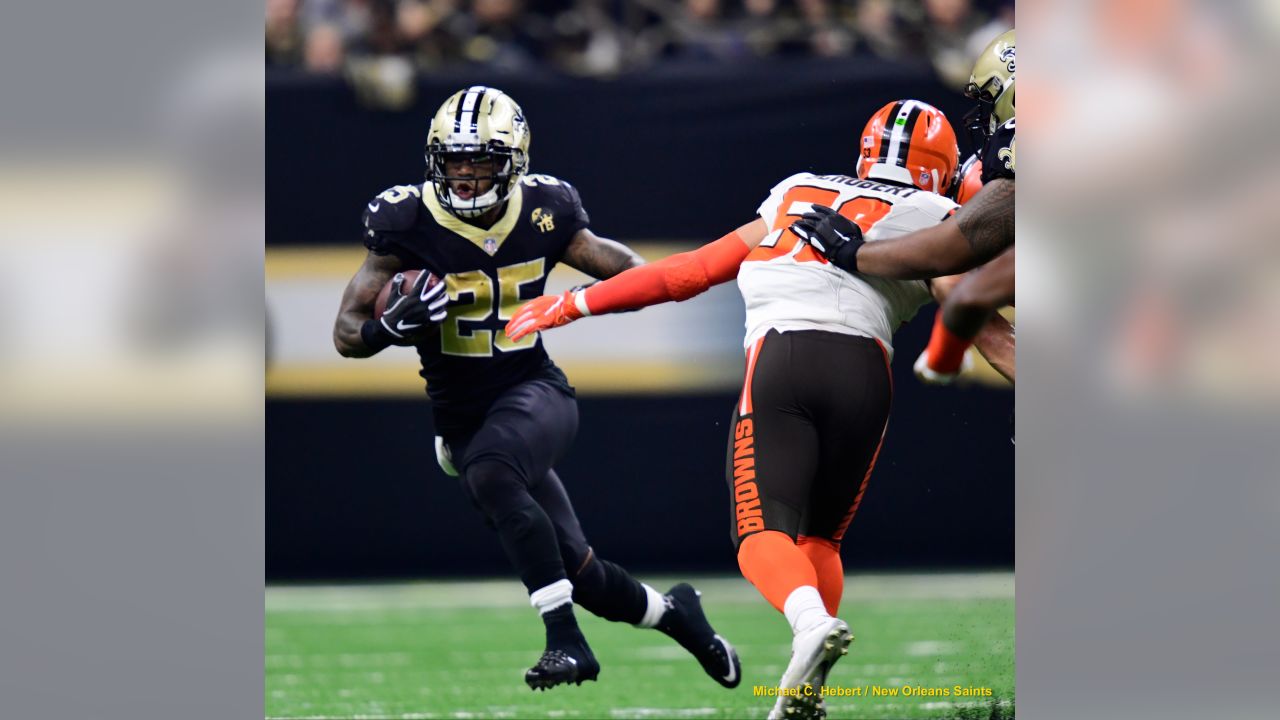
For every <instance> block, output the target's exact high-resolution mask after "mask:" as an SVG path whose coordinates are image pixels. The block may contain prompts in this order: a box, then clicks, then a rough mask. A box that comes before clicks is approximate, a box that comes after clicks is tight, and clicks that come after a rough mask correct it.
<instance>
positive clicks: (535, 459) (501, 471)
mask: <svg viewBox="0 0 1280 720" xmlns="http://www.w3.org/2000/svg"><path fill="white" fill-rule="evenodd" d="M577 432H578V406H577V403H576V401H575V400H574V399H573V398H572V397H570V396H569V395H568V394H566V393H565V392H564V391H563V390H561V389H560V388H557V387H555V386H554V385H552V384H550V383H547V382H543V381H540V380H532V381H528V382H523V383H519V384H517V385H514V386H512V387H511V388H510V389H509V390H507V391H506V392H505V393H503V394H502V395H501V396H499V398H498V399H497V400H496V401H494V403H493V405H492V406H491V407H490V408H489V411H488V412H487V414H486V415H485V418H484V420H483V422H482V423H481V424H480V426H479V427H478V428H477V429H476V430H475V431H474V432H473V433H471V434H470V435H467V436H464V437H461V438H449V437H446V438H445V443H446V444H447V445H448V446H449V450H450V452H451V454H452V455H453V457H454V458H461V462H460V464H459V465H458V471H459V473H460V475H461V479H462V485H463V488H464V489H465V490H466V492H467V494H468V495H469V496H470V497H471V500H472V502H474V503H475V505H476V507H478V508H479V509H480V511H481V512H482V513H484V516H485V518H486V520H487V522H488V524H489V525H490V526H491V527H493V528H494V529H495V530H496V531H497V532H498V537H499V539H500V540H501V542H502V547H503V550H504V551H505V552H506V555H507V558H508V559H509V560H510V561H511V564H512V566H513V567H515V569H516V571H517V572H518V573H519V574H520V580H521V581H522V582H523V583H524V585H525V587H526V588H527V589H528V590H529V592H533V591H534V590H537V589H538V588H541V587H545V586H547V585H550V584H551V583H553V582H555V581H557V580H562V579H565V578H568V579H569V580H570V581H571V582H572V583H573V600H574V602H576V603H578V604H579V605H581V606H582V607H584V608H586V609H587V610H588V611H590V612H592V613H595V614H596V615H599V616H600V617H603V618H605V619H606V620H614V621H621V622H630V623H636V622H639V621H640V619H641V618H642V617H643V616H644V611H645V606H646V604H647V600H646V596H645V591H644V588H643V587H642V586H641V585H640V583H639V582H637V581H636V580H635V579H634V578H632V577H631V575H629V574H628V573H627V572H626V571H625V570H623V569H622V568H621V567H618V566H617V565H614V564H613V563H611V562H609V561H607V560H604V559H603V558H598V557H595V556H594V554H593V553H592V550H591V547H590V545H588V544H587V540H586V536H585V535H584V534H583V532H582V526H581V525H580V524H579V522H578V517H577V515H576V514H575V513H574V511H573V505H572V504H571V503H570V502H569V495H568V493H566V492H565V489H564V485H563V484H562V483H561V482H560V478H559V477H558V476H557V475H556V473H555V471H554V470H553V469H552V466H553V465H554V464H555V463H556V461H557V460H559V459H560V457H561V456H562V455H564V453H565V452H566V451H568V449H569V446H570V445H571V444H572V443H573V438H574V436H575V435H576V434H577Z"/></svg>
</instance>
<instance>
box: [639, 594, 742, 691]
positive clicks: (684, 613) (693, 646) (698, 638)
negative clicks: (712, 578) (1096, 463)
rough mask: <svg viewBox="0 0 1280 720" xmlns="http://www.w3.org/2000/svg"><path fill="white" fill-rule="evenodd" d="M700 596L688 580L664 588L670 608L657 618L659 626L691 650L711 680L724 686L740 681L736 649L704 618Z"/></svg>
mask: <svg viewBox="0 0 1280 720" xmlns="http://www.w3.org/2000/svg"><path fill="white" fill-rule="evenodd" d="M701 596H702V593H700V592H698V591H697V590H694V589H693V586H692V585H690V584H689V583H680V584H679V585H676V586H675V587H673V588H671V589H670V590H669V591H667V594H666V595H665V599H666V601H667V606H668V608H669V609H668V610H667V612H666V613H664V614H663V616H662V620H661V621H659V622H658V629H659V630H661V631H662V632H664V633H666V634H667V635H669V636H671V639H673V640H675V641H676V642H678V643H680V647H683V648H684V649H685V650H688V651H689V652H690V653H692V654H693V656H694V657H695V658H697V659H698V662H699V663H700V664H701V665H702V669H703V670H705V671H706V673H707V674H708V675H710V676H711V678H712V679H713V680H715V681H716V682H718V683H720V684H721V685H723V686H725V687H727V688H735V687H738V683H740V682H742V663H741V662H740V661H739V660H738V651H736V650H734V649H733V646H732V645H730V644H729V641H728V640H725V639H724V638H722V637H720V636H719V635H717V634H716V631H715V628H713V627H711V623H709V622H707V616H706V615H704V614H703V612H702V601H701V600H700V599H699V598H700V597H701Z"/></svg>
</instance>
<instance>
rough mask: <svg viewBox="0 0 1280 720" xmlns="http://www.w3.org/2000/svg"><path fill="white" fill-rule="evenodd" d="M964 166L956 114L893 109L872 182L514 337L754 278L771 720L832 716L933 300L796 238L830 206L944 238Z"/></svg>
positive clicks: (753, 524) (566, 300)
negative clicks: (902, 328) (777, 648)
mask: <svg viewBox="0 0 1280 720" xmlns="http://www.w3.org/2000/svg"><path fill="white" fill-rule="evenodd" d="M957 156H958V151H957V148H956V138H955V132H954V131H953V130H952V128H951V125H950V123H949V122H947V119H946V117H945V116H944V115H943V113H942V112H940V111H939V110H937V109H936V108H934V107H932V106H930V105H927V104H925V103H923V102H919V101H916V100H899V101H896V102H892V103H889V104H887V105H885V106H884V107H883V108H881V110H880V111H879V112H877V113H876V114H875V115H874V116H873V117H872V118H871V120H870V121H869V122H868V123H867V125H866V127H865V128H864V129H863V132H862V138H861V146H860V158H859V160H858V166H857V176H856V177H850V176H846V175H813V174H810V173H800V174H798V175H793V176H791V177H789V178H787V179H786V180H784V181H782V182H781V183H779V184H778V185H777V186H776V187H774V188H773V190H772V192H770V194H769V196H768V198H767V199H765V201H764V202H763V203H762V204H761V205H760V207H759V210H758V217H757V218H756V219H754V220H752V221H751V222H749V223H747V224H745V225H743V226H742V227H740V228H738V229H737V230H735V231H734V232H731V233H729V234H728V235H725V236H724V237H722V238H720V239H719V240H717V241H715V242H713V243H710V244H708V245H705V246H703V247H701V248H698V249H697V250H694V251H692V252H687V253H680V254H677V255H673V256H671V257H668V258H665V259H663V260H660V261H658V262H655V263H651V264H649V265H644V266H641V267H638V268H634V269H631V270H627V271H626V272H623V273H621V274H619V275H617V276H615V277H613V278H610V279H608V280H605V281H603V282H601V283H597V284H595V285H592V286H590V287H587V288H585V289H581V290H570V291H567V292H565V293H564V294H562V295H559V296H549V295H544V296H542V297H540V298H536V299H534V300H532V301H530V302H529V303H526V304H525V305H524V306H522V307H521V308H520V310H518V311H517V312H516V313H515V315H514V316H513V318H512V319H511V321H510V323H508V325H507V327H506V332H507V335H508V336H509V337H511V338H513V339H518V338H520V337H523V336H525V335H527V334H529V333H532V332H536V331H538V330H546V329H550V328H554V327H558V326H560V325H564V324H566V323H568V322H572V321H573V320H577V319H579V318H582V317H585V316H588V315H600V314H605V313H611V312H620V311H624V310H633V309H637V308H641V307H645V306H648V305H655V304H658V303H661V302H666V301H670V300H677V301H678V300H684V299H687V298H690V297H693V296H694V295H697V294H698V293H701V292H703V291H704V290H706V289H707V288H708V287H710V286H712V285H716V284H719V283H723V282H727V281H729V280H732V279H733V278H734V277H737V278H738V285H739V288H740V290H741V292H742V296H743V299H744V301H745V302H746V307H747V333H746V341H745V345H746V354H747V359H746V373H745V378H744V380H743V387H742V395H741V397H740V399H739V401H738V404H737V406H736V407H735V408H734V414H733V415H734V416H733V422H732V425H731V427H732V431H731V433H730V437H729V449H728V457H727V462H726V470H725V474H726V479H727V481H728V484H729V488H730V495H731V498H730V499H731V505H732V507H731V508H730V510H731V514H730V535H731V537H732V539H733V542H734V544H735V546H736V547H737V550H738V564H739V567H740V568H741V570H742V573H743V575H744V576H745V577H746V578H747V580H749V581H750V582H751V583H752V584H753V585H755V587H756V588H757V589H758V590H759V591H760V593H761V594H762V595H764V597H765V599H766V600H768V601H769V603H770V604H771V605H773V607H775V608H776V609H777V610H779V611H781V612H782V613H783V614H784V615H785V616H786V618H787V620H788V621H789V622H790V624H791V628H792V631H793V634H794V638H793V641H792V657H791V662H790V664H789V665H788V667H787V669H786V672H785V673H784V674H783V676H782V680H781V682H780V683H779V687H780V692H779V696H778V699H777V703H776V704H775V706H774V708H773V712H772V713H771V714H770V715H769V717H771V718H772V717H786V718H805V717H823V716H824V715H825V705H824V703H823V700H822V687H823V684H824V682H825V680H826V677H827V673H828V671H829V670H830V669H831V666H832V664H833V663H835V661H836V660H838V659H839V658H840V657H841V656H842V655H844V654H845V653H847V652H848V647H849V643H850V642H851V641H852V640H853V634H852V632H851V631H850V629H849V625H848V624H847V623H845V621H843V620H841V619H839V618H838V617H836V614H837V610H838V609H839V605H840V597H841V595H842V593H843V590H844V571H843V567H842V565H841V560H840V541H841V539H842V538H843V537H844V533H845V530H846V529H847V528H848V526H849V523H850V521H851V520H852V519H853V515H854V513H855V511H856V510H857V508H858V504H859V502H860V501H861V499H862V493H863V491H864V489H865V487H866V483H867V478H868V477H870V474H871V469H872V467H873V466H874V465H875V461H876V457H877V456H878V455H879V452H880V444H881V441H882V440H883V437H884V430H885V423H886V421H887V420H888V415H889V405H890V399H891V397H892V394H893V384H892V378H891V374H890V371H889V361H890V358H891V357H892V353H893V347H892V337H893V332H894V330H896V329H897V328H898V326H899V325H901V324H902V323H903V322H906V321H907V320H909V319H910V318H911V317H912V316H913V315H915V313H916V311H917V310H918V309H919V308H920V306H922V305H924V304H925V303H927V302H929V300H930V299H931V294H930V287H929V285H928V283H927V282H925V281H919V280H913V281H897V280H887V279H882V278H874V277H864V276H859V275H851V274H849V273H847V272H845V271H843V270H841V269H839V268H837V267H834V266H833V265H832V264H831V263H830V262H829V261H828V260H827V259H826V258H825V257H823V255H822V254H821V253H819V252H817V251H816V250H815V248H814V247H813V246H812V245H810V244H808V243H805V242H802V241H801V239H800V238H799V237H798V236H797V235H796V234H795V233H794V232H792V231H791V230H790V227H791V224H792V222H793V221H794V220H796V219H797V218H800V217H802V216H803V215H804V214H805V213H808V212H810V210H811V207H812V206H813V205H815V204H822V205H826V206H830V207H832V208H835V209H836V212H838V213H839V214H840V215H841V216H842V217H845V218H848V219H849V220H850V221H852V222H854V223H856V224H857V225H858V226H859V228H860V229H861V231H862V232H863V233H865V236H866V238H867V239H868V240H870V241H872V242H875V241H877V240H881V239H885V238H890V237H894V236H896V235H902V234H905V233H909V232H912V231H914V230H918V229H921V228H925V227H930V226H933V225H936V224H937V223H939V222H941V221H942V220H944V219H945V218H947V217H948V216H950V215H951V214H953V213H954V212H955V210H956V208H957V207H958V206H957V205H956V204H955V203H954V202H952V201H951V200H949V199H947V198H946V197H944V194H945V193H946V192H947V190H948V189H949V187H950V185H951V183H952V182H953V181H954V177H955V174H956V165H957V161H958V157H957ZM999 322H1004V321H1003V319H1000V320H999ZM1006 324H1007V323H1006Z"/></svg>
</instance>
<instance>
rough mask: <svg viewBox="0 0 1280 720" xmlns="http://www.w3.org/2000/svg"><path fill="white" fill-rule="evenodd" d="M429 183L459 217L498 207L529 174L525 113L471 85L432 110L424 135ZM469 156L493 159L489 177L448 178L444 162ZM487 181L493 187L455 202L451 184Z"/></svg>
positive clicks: (496, 92)
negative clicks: (429, 125) (523, 177)
mask: <svg viewBox="0 0 1280 720" xmlns="http://www.w3.org/2000/svg"><path fill="white" fill-rule="evenodd" d="M425 153H426V158H427V180H429V181H431V182H432V183H433V184H434V186H435V193H436V197H437V198H438V199H439V201H440V205H441V206H442V207H444V208H445V209H447V210H448V211H449V212H451V213H453V214H454V215H456V216H458V217H460V218H474V217H478V216H480V215H483V214H484V213H485V212H487V211H488V210H490V209H492V208H494V207H498V206H500V205H502V203H503V202H505V201H506V199H507V196H508V195H510V194H511V192H512V190H514V189H515V187H516V183H518V182H520V178H521V176H523V175H524V174H525V172H527V171H528V169H529V124H528V123H527V122H526V121H525V119H524V111H523V110H521V109H520V106H519V105H517V104H516V101H515V100H512V99H511V98H510V97H508V96H507V95H506V94H505V93H503V92H502V91H501V90H495V89H493V88H490V87H485V86H483V85H474V86H472V87H469V88H467V89H465V90H459V91H458V92H456V93H454V94H453V95H451V96H449V99H448V100H445V101H444V104H443V105H441V106H440V109H439V110H437V111H436V114H435V117H433V118H432V119H431V129H430V130H429V131H428V133H427V146H426V150H425ZM450 156H453V157H457V156H469V158H470V159H471V160H472V161H473V162H479V161H483V160H488V159H492V161H493V165H492V167H493V174H492V175H491V176H489V177H487V178H486V177H483V176H481V177H474V176H473V177H467V178H459V177H449V175H448V173H447V172H446V171H445V160H446V158H449V157H450ZM485 179H488V180H491V181H492V183H493V186H492V187H491V188H489V189H488V190H487V191H486V192H483V193H476V194H474V195H473V196H472V197H469V198H463V197H459V196H458V194H457V193H456V192H454V190H453V188H452V187H451V186H450V181H461V180H468V181H477V180H485Z"/></svg>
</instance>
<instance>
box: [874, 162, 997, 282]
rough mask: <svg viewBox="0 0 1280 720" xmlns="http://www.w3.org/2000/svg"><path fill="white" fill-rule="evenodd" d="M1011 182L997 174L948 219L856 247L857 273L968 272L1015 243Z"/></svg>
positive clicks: (914, 276)
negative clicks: (914, 230)
mask: <svg viewBox="0 0 1280 720" xmlns="http://www.w3.org/2000/svg"><path fill="white" fill-rule="evenodd" d="M1013 191H1014V181H1013V180H1010V179H1008V178H997V179H995V180H992V181H991V182H989V183H987V184H986V185H984V186H983V187H982V189H981V190H979V191H978V194H977V195H974V196H973V199H972V200H970V201H969V202H967V203H965V205H964V207H961V208H960V210H959V211H958V212H956V214H955V216H954V217H951V218H949V219H947V220H944V221H943V222H941V223H939V224H937V225H934V226H932V227H928V228H925V229H923V230H917V231H916V232H913V233H910V234H908V235H903V236H901V237H896V238H893V239H891V240H884V241H881V242H873V243H866V244H865V245H863V246H862V247H860V248H858V253H857V272H860V273H864V274H866V275H877V276H879V277H886V278H893V279H895V280H924V279H926V278H934V277H941V276H943V275H955V274H957V273H962V272H966V271H968V270H972V269H973V268H975V267H977V266H979V265H981V264H983V263H985V262H987V261H989V260H991V259H992V258H994V257H995V256H997V255H999V254H1000V253H1001V252H1003V251H1004V250H1005V249H1006V248H1008V247H1009V246H1010V245H1012V244H1013V228H1014V223H1013V217H1014V201H1013V199H1014V195H1013Z"/></svg>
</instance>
